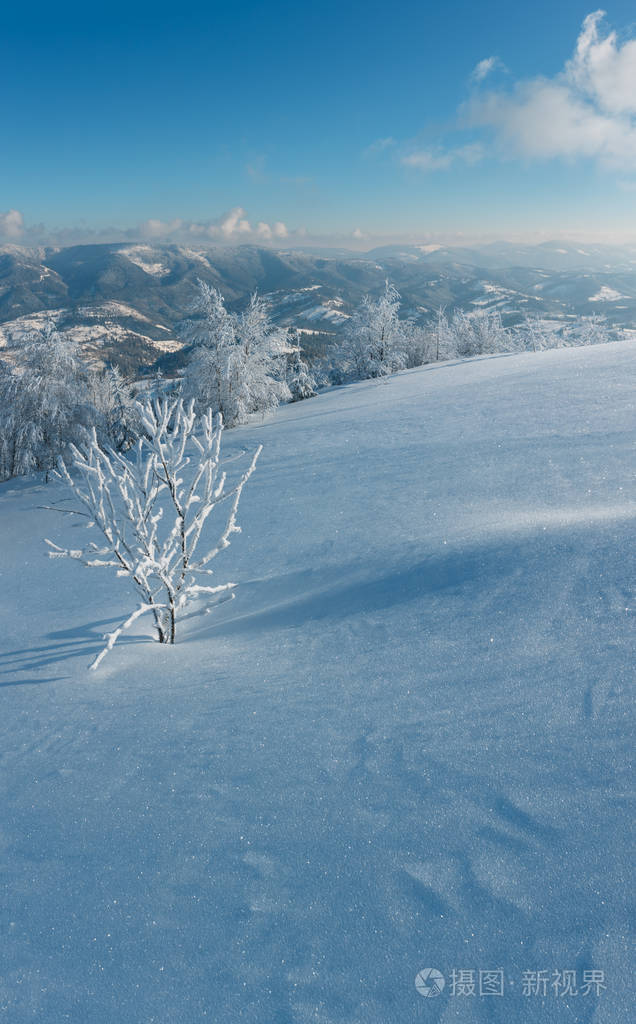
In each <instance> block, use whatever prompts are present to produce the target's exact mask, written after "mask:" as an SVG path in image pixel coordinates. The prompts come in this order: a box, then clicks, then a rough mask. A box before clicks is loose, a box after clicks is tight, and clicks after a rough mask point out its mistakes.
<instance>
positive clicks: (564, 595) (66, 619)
mask: <svg viewBox="0 0 636 1024" xmlns="http://www.w3.org/2000/svg"><path fill="white" fill-rule="evenodd" d="M635 364H636V342H623V343H617V344H610V345H605V346H600V347H596V348H584V349H566V350H559V351H550V352H545V353H539V354H537V355H533V354H527V355H517V356H499V357H490V358H484V359H481V360H474V361H470V362H467V363H463V364H458V365H451V364H438V365H433V366H430V367H426V368H423V369H421V370H416V371H411V372H408V373H404V374H401V375H399V376H397V377H394V378H390V379H384V380H381V381H369V382H366V383H363V384H358V385H355V386H351V387H348V388H343V389H339V390H333V391H331V392H329V393H325V394H323V395H321V396H319V397H318V398H316V399H313V400H311V401H308V402H302V403H299V404H298V405H295V406H288V407H286V408H284V409H281V410H280V411H279V412H278V413H277V414H276V415H275V416H273V417H272V418H271V419H269V420H266V421H265V422H264V423H254V424H252V425H250V426H249V427H242V428H238V429H236V430H234V431H231V432H229V433H228V434H227V435H226V454H227V455H228V456H229V455H232V454H233V453H236V452H238V451H240V450H242V449H250V450H251V449H252V448H253V447H254V446H255V445H256V444H257V443H262V444H263V445H264V451H263V454H262V456H261V460H260V462H259V465H258V469H257V472H256V473H255V475H254V476H253V477H252V479H251V480H250V482H249V484H248V486H247V488H246V490H245V493H244V496H243V499H242V504H241V507H240V509H239V521H240V523H241V524H242V526H243V530H244V532H243V534H242V535H241V536H237V537H236V539H235V540H234V543H233V545H232V547H231V548H230V549H229V550H228V551H227V552H225V553H224V554H223V555H221V556H220V557H219V559H218V560H217V562H218V567H217V563H215V568H217V571H218V573H219V580H225V579H233V580H236V581H238V582H239V584H240V587H239V589H238V591H237V597H236V600H235V601H233V602H231V603H229V604H226V605H223V606H222V607H221V608H219V609H218V611H217V612H216V613H215V614H213V615H208V616H196V615H195V616H193V617H191V618H190V619H189V620H188V621H187V622H186V629H185V631H184V632H186V633H187V634H188V635H187V639H186V638H185V637H184V639H183V641H182V643H181V644H179V645H178V646H176V647H175V648H172V649H169V648H166V647H161V646H159V645H158V644H155V643H152V642H150V640H149V638H148V636H146V635H145V634H143V633H142V630H141V627H140V628H139V631H138V634H137V635H133V636H131V637H130V638H129V639H128V641H127V642H123V643H121V645H120V646H118V647H117V648H116V649H115V650H114V651H113V652H112V653H111V654H110V655H109V656H108V658H107V659H106V660H105V661H104V663H103V665H102V667H101V669H100V670H99V671H98V672H97V673H91V674H90V675H89V673H88V671H87V666H88V663H89V662H90V660H91V658H92V656H93V655H94V654H95V653H96V651H97V650H98V649H99V637H100V635H101V634H102V633H103V632H104V631H105V630H107V629H108V628H109V627H110V626H111V624H112V623H113V622H116V621H119V620H120V619H121V616H122V611H125V610H126V608H128V607H132V600H133V599H132V598H129V597H128V595H127V591H125V589H123V582H122V581H113V580H111V579H110V578H109V577H108V576H107V575H103V574H102V573H100V572H99V571H98V570H87V569H84V568H82V567H81V566H79V565H77V564H75V563H66V562H51V561H48V560H47V559H46V557H45V549H44V545H43V544H42V543H41V540H40V539H41V538H42V537H44V536H48V537H51V538H52V539H53V540H54V541H56V542H57V543H59V544H64V545H67V544H68V545H70V546H80V545H79V543H78V544H75V540H76V538H78V536H79V534H80V533H81V532H83V530H82V525H81V522H82V521H81V519H76V518H73V517H61V516H59V515H57V514H56V513H54V512H48V511H45V510H43V509H41V508H40V507H39V506H42V505H50V504H52V503H53V502H54V501H57V500H58V499H59V498H60V497H62V494H63V492H62V491H61V489H59V488H58V487H57V485H50V486H48V487H45V486H42V485H37V484H35V483H33V482H28V481H27V482H15V481H14V482H10V483H8V484H4V485H1V486H0V522H1V524H2V530H1V531H0V571H1V573H2V579H1V582H2V586H1V587H0V621H1V622H2V656H1V660H0V665H1V667H2V682H1V683H0V686H2V689H1V690H0V702H1V705H2V714H1V715H0V757H1V759H2V774H1V776H0V778H1V781H2V788H3V793H2V813H1V820H0V839H1V841H2V851H3V852H2V874H3V879H2V882H3V890H2V911H1V914H0V929H1V932H2V944H1V946H0V957H1V962H2V968H1V969H0V1007H1V1008H2V1010H3V1011H4V1012H3V1018H2V1019H5V1018H6V1020H7V1022H11V1024H23V1022H27V1021H38V1022H45V1024H62V1022H73V1024H114V1022H119V1021H121V1022H124V1021H125V1022H126V1024H151V1022H153V1024H175V1022H179V1024H200V1022H203V1021H210V1022H214V1024H234V1022H250V1024H309V1022H312V1024H406V1022H411V1021H413V1022H417V1021H423V1020H426V1021H442V1022H449V1021H462V1022H481V1021H490V1022H492V1021H496V1022H501V1024H504V1022H505V1024H512V1022H514V1024H517V1022H524V1024H525V1022H542V1024H544V1022H548V1021H549V1022H550V1024H552V1022H559V1024H560V1022H585V1024H590V1022H595V1024H623V1022H624V1024H627V1022H628V1021H631V1020H632V1019H633V1017H632V1012H633V1009H632V1007H633V989H632V990H631V991H630V989H631V986H632V985H633V982H632V974H631V968H630V959H629V943H630V931H629V927H630V925H629V921H630V909H631V907H630V902H631V896H630V892H631V890H630V883H629V879H630V852H631V848H632V846H631V842H630V830H629V822H630V805H629V798H630V778H629V774H628V766H629V755H630V737H631V728H630V695H629V691H628V688H629V686H630V683H631V681H632V674H633V667H632V662H631V655H632V650H631V647H630V639H631V635H630V633H629V629H630V609H631V608H633V583H634V573H633V548H634V516H635V515H636V500H635V494H634V474H633V469H634V450H633V427H634V369H635ZM136 628H137V627H134V629H136ZM427 967H433V968H436V969H438V970H439V971H441V972H442V973H443V975H444V977H445V980H446V986H445V988H444V991H443V992H442V994H441V995H440V996H438V997H435V998H422V996H421V995H420V994H419V993H418V991H416V988H415V985H414V979H415V975H416V973H417V972H418V971H420V970H422V969H423V968H427ZM453 970H455V971H457V972H458V971H460V970H466V971H474V972H479V970H482V971H490V970H493V971H498V970H502V971H503V980H504V986H505V987H504V994H503V996H496V995H490V996H487V995H482V996H480V995H479V975H478V973H476V975H475V979H476V985H477V993H476V994H474V995H471V994H469V993H467V994H464V995H462V994H459V990H456V991H455V994H453V986H452V971H453ZM566 970H574V971H576V972H577V976H576V981H577V992H578V994H576V995H573V994H564V993H562V992H560V991H559V989H558V985H557V986H556V988H553V987H552V982H553V981H554V980H558V979H556V978H555V974H554V972H555V971H560V972H563V971H566ZM592 970H597V971H603V972H604V982H603V984H604V986H605V987H604V988H602V989H601V990H600V994H599V995H596V994H595V990H594V989H592V990H591V991H589V990H588V994H584V986H583V981H584V976H585V975H584V972H589V971H592ZM525 971H535V972H536V971H547V972H548V973H547V976H546V977H547V979H548V981H547V990H546V992H547V994H546V995H545V996H542V995H541V994H540V992H539V994H533V993H530V994H524V984H523V973H524V972H525ZM588 978H589V975H588ZM456 980H457V976H456ZM469 984H470V982H469ZM539 988H540V986H539Z"/></svg>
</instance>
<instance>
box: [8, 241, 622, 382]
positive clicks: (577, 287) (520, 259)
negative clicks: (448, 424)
mask: <svg viewBox="0 0 636 1024" xmlns="http://www.w3.org/2000/svg"><path fill="white" fill-rule="evenodd" d="M198 279H201V280H204V281H206V282H208V283H209V284H211V285H214V286H215V287H216V288H218V289H219V290H220V291H221V292H222V294H223V295H224V296H225V299H226V302H227V305H228V307H229V308H231V309H240V308H241V307H242V306H243V305H244V304H245V303H246V301H247V299H248V298H249V295H250V294H251V293H252V292H254V291H258V292H259V293H260V294H262V295H264V296H266V297H267V298H268V300H269V301H270V304H271V310H272V317H273V319H274V320H275V321H276V322H277V323H279V324H281V325H285V326H291V327H296V328H299V329H300V330H301V331H302V332H303V338H304V346H305V349H306V351H307V352H308V354H309V355H310V356H312V355H317V354H320V353H321V352H323V351H324V350H325V349H326V348H327V347H328V346H329V345H330V344H332V343H333V342H334V341H335V340H337V339H338V337H339V336H340V335H341V334H342V331H343V328H344V327H345V325H346V323H347V320H348V319H349V317H350V315H351V313H352V311H353V309H354V308H355V307H356V305H357V304H358V303H359V302H360V300H361V299H362V297H363V296H364V295H365V294H366V293H370V294H375V295H377V294H379V292H380V291H381V290H382V288H383V287H384V282H385V280H386V279H389V280H390V281H391V282H392V283H393V284H394V285H395V286H396V288H397V289H398V291H399V292H400V294H401V296H402V313H403V315H408V316H413V317H415V318H416V319H418V320H419V321H421V322H423V321H425V320H426V319H429V318H430V317H432V316H434V315H435V313H436V312H437V310H438V309H439V308H440V307H444V308H446V310H447V311H452V310H454V309H457V308H462V309H468V310H470V309H473V310H477V309H489V308H497V309H499V310H500V311H501V313H502V316H503V317H504V322H506V323H509V324H512V323H517V322H519V321H520V320H521V319H523V318H524V317H525V316H527V315H531V316H538V317H542V318H548V319H552V320H554V319H566V318H572V317H576V316H584V315H590V314H592V313H600V314H602V315H604V316H606V317H607V319H608V320H609V321H610V322H611V323H612V324H616V325H622V326H633V325H635V324H636V246H609V245H593V246H580V245H578V244H577V245H573V244H572V245H570V244H567V243H561V242H549V243H545V244H542V245H517V244H512V243H504V242H501V243H495V244H491V245H484V246H478V247H472V248H468V247H443V246H436V245H412V246H385V247H381V248H376V249H373V250H371V251H370V252H368V253H354V252H348V251H346V250H312V249H281V250H274V249H271V248H264V247H263V248H261V247H257V246H250V245H244V246H237V247H216V248H215V247H210V248H196V249H195V248H185V247H182V246H177V245H168V244H152V245H151V244H141V243H135V244H132V243H121V244H113V243H109V244H100V245H75V246H70V247H66V248H54V247H36V248H22V247H19V246H15V245H5V246H2V247H0V348H1V347H3V346H10V345H11V344H12V342H14V341H15V340H16V339H19V337H20V336H21V335H23V334H24V333H25V332H26V331H28V330H30V329H33V328H34V327H38V326H41V325H42V324H43V322H44V320H45V319H47V318H52V319H53V320H54V321H55V322H56V323H57V324H58V326H59V327H60V329H63V330H65V331H69V332H70V333H71V334H72V335H73V336H74V337H76V338H77V340H78V341H79V342H80V343H81V344H82V346H83V347H84V348H85V349H86V351H87V354H88V355H89V356H90V357H91V358H94V359H97V360H99V361H102V362H114V363H117V364H118V365H120V366H121V367H122V368H123V369H124V370H125V371H127V372H129V373H139V372H140V371H143V370H148V369H150V368H156V367H163V368H166V369H168V370H170V369H172V368H174V367H175V366H177V365H178V364H179V363H180V362H182V361H183V358H184V354H183V349H184V345H183V342H182V341H181V340H180V325H181V323H182V321H183V319H184V318H185V317H187V316H188V310H189V308H190V306H191V304H192V300H193V298H194V296H195V294H196V288H197V280H198Z"/></svg>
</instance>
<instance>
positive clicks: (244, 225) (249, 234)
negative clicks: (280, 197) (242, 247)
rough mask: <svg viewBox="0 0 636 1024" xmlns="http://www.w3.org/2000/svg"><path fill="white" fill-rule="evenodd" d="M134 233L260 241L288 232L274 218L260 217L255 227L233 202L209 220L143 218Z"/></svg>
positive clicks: (143, 235)
mask: <svg viewBox="0 0 636 1024" xmlns="http://www.w3.org/2000/svg"><path fill="white" fill-rule="evenodd" d="M136 234H139V235H140V236H141V237H142V238H150V239H157V240H158V239H167V238H171V239H178V238H183V237H186V238H189V239H190V240H194V239H202V240H203V239H204V240H208V241H209V240H210V239H215V240H218V241H225V242H231V241H244V242H249V241H259V242H263V241H271V240H272V239H283V238H287V237H288V236H289V234H290V232H289V230H288V228H287V226H286V225H285V224H284V223H283V222H282V221H281V220H277V221H275V222H274V223H273V224H271V225H270V224H267V223H266V222H265V221H262V220H260V221H258V222H257V224H256V227H252V225H251V223H250V221H249V220H248V217H247V214H246V212H245V210H244V209H243V207H242V206H235V207H234V208H233V209H231V210H229V211H228V212H227V213H224V214H222V216H221V217H217V219H216V220H213V221H205V222H198V221H184V220H181V219H180V218H176V219H175V220H170V221H165V220H146V221H144V222H143V224H140V225H139V228H138V230H137V232H136Z"/></svg>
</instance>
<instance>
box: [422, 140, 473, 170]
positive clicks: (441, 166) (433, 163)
mask: <svg viewBox="0 0 636 1024" xmlns="http://www.w3.org/2000/svg"><path fill="white" fill-rule="evenodd" d="M483 155H484V148H483V146H482V144H481V143H480V142H471V143H468V145H465V146H457V147H456V148H455V149H446V150H444V149H440V148H436V149H420V150H415V151H414V152H412V153H407V154H406V156H403V157H402V163H403V164H404V166H405V167H414V168H416V169H417V170H420V171H444V170H446V169H447V168H449V167H450V166H451V165H452V164H454V163H457V162H460V163H466V164H476V163H477V162H478V161H479V160H481V159H482V157H483Z"/></svg>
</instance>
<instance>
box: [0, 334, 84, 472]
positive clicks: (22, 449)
mask: <svg viewBox="0 0 636 1024" xmlns="http://www.w3.org/2000/svg"><path fill="white" fill-rule="evenodd" d="M11 354H12V357H13V361H14V365H13V366H12V367H11V368H10V369H6V368H5V370H4V371H3V373H2V374H1V375H0V437H1V438H2V445H1V449H2V467H1V468H2V475H3V476H4V477H7V476H20V475H22V474H24V473H30V472H33V471H35V470H49V469H50V468H51V467H52V466H54V465H55V461H56V459H57V458H58V456H59V455H60V454H61V453H62V452H63V451H64V449H65V447H66V446H67V445H68V444H69V443H70V442H76V443H80V442H81V441H82V440H83V439H84V438H85V437H86V436H87V431H88V430H89V428H90V426H91V423H92V422H93V419H94V408H93V406H92V402H91V395H92V387H93V376H94V374H93V371H91V369H90V368H89V367H88V366H87V364H86V363H85V362H84V360H83V359H82V357H81V355H80V352H79V349H78V346H77V344H76V343H75V342H74V341H72V340H71V339H70V338H69V337H68V335H64V334H61V333H60V332H58V330H57V329H56V327H55V324H54V323H52V322H49V323H47V324H46V325H45V326H44V328H43V329H42V330H41V331H33V332H31V333H30V334H28V335H26V336H25V337H24V339H22V340H21V342H20V344H19V345H15V346H14V348H13V350H12V353H11Z"/></svg>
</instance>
